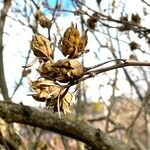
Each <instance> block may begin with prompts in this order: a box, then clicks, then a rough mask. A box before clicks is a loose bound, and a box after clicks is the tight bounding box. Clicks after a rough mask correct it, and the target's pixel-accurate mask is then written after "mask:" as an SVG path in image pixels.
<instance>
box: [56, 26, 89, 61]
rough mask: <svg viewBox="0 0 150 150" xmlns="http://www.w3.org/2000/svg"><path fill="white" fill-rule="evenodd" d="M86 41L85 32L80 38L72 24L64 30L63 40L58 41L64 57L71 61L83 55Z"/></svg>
mask: <svg viewBox="0 0 150 150" xmlns="http://www.w3.org/2000/svg"><path fill="white" fill-rule="evenodd" d="M87 40H88V37H87V31H86V32H85V33H84V34H83V35H82V36H81V37H80V33H79V31H78V28H77V26H75V27H74V24H73V23H72V24H71V27H69V28H67V29H66V31H65V33H64V36H63V38H62V39H61V40H60V41H59V46H60V49H61V51H62V53H63V55H64V56H68V58H71V59H73V58H78V57H79V56H80V55H81V54H82V53H84V49H85V47H86V45H87ZM83 43H84V44H83ZM81 45H82V46H81Z"/></svg>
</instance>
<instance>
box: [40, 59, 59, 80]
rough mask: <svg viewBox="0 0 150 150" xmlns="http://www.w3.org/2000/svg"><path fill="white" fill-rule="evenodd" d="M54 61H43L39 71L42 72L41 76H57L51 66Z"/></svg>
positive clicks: (51, 77) (50, 77) (48, 77)
mask: <svg viewBox="0 0 150 150" xmlns="http://www.w3.org/2000/svg"><path fill="white" fill-rule="evenodd" d="M52 64H53V62H51V61H50V60H49V61H46V62H45V61H42V62H41V63H40V66H39V67H38V69H37V71H38V72H39V73H40V75H41V77H43V78H46V79H50V80H53V79H54V78H55V77H56V75H57V74H56V72H55V70H54V69H53V68H52V67H51V66H52Z"/></svg>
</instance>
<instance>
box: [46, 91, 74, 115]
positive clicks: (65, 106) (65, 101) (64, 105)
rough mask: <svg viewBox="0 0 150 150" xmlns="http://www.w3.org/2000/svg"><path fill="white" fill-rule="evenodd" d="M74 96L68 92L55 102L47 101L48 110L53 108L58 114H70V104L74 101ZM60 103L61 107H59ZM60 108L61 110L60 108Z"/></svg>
mask: <svg viewBox="0 0 150 150" xmlns="http://www.w3.org/2000/svg"><path fill="white" fill-rule="evenodd" d="M72 98H73V95H72V94H71V93H70V92H68V93H66V94H65V96H63V97H62V98H61V95H60V96H59V97H57V98H55V99H53V100H47V101H46V106H47V107H48V108H51V107H52V108H53V110H54V112H58V110H60V111H62V112H63V113H64V114H66V113H67V112H70V103H71V101H72ZM58 103H59V105H58ZM58 106H59V108H58Z"/></svg>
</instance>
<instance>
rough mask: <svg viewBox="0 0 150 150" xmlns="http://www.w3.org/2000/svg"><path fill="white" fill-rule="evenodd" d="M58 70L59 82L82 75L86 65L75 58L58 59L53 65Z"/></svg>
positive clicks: (57, 78) (71, 79) (72, 79)
mask: <svg viewBox="0 0 150 150" xmlns="http://www.w3.org/2000/svg"><path fill="white" fill-rule="evenodd" d="M52 68H53V69H54V70H55V72H56V74H57V75H56V78H55V79H56V80H57V81H59V82H64V83H66V82H69V81H74V80H76V79H79V78H81V77H82V75H83V73H84V67H83V65H81V64H80V63H79V62H78V61H77V60H75V59H63V60H58V61H57V62H56V63H55V64H53V65H52Z"/></svg>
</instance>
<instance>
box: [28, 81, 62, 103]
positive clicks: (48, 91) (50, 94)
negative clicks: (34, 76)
mask: <svg viewBox="0 0 150 150" xmlns="http://www.w3.org/2000/svg"><path fill="white" fill-rule="evenodd" d="M30 86H31V88H32V89H33V91H34V94H31V96H32V97H33V98H34V99H35V100H37V101H41V102H44V101H46V100H51V99H55V98H56V97H58V96H59V95H60V92H61V91H63V88H62V87H59V86H58V85H56V84H54V82H53V81H50V80H36V81H32V82H31V83H30Z"/></svg>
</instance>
